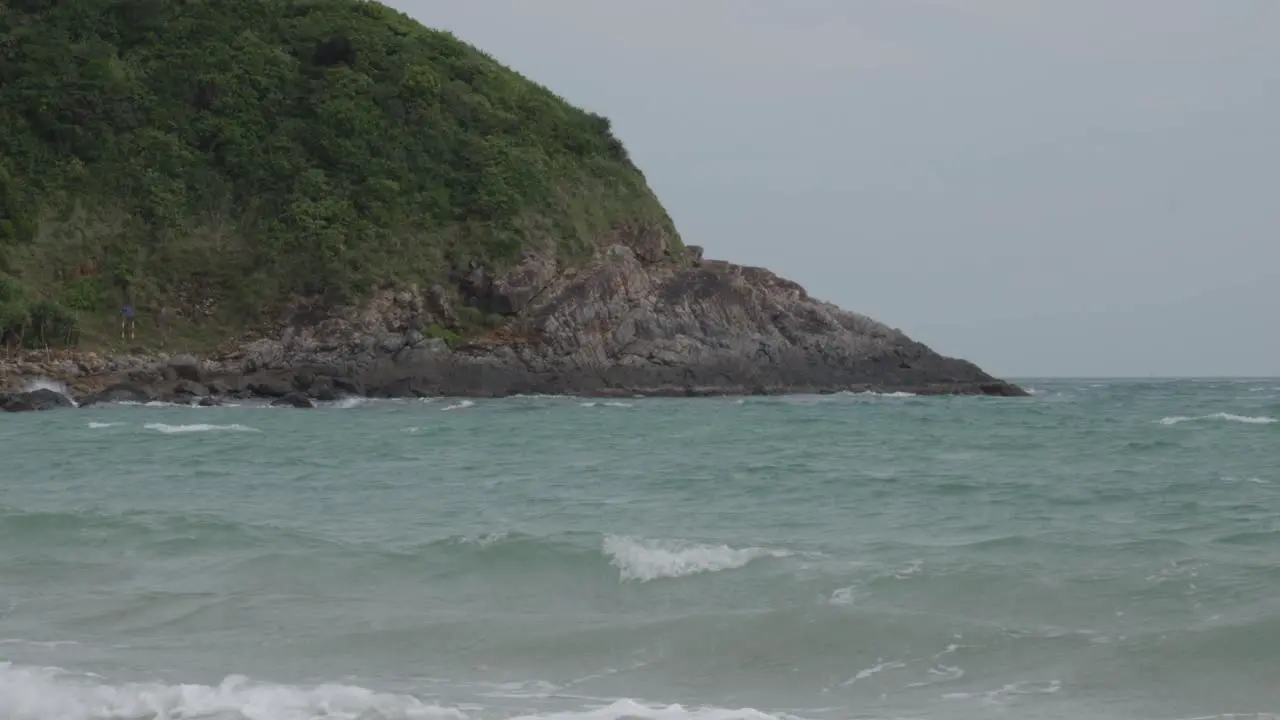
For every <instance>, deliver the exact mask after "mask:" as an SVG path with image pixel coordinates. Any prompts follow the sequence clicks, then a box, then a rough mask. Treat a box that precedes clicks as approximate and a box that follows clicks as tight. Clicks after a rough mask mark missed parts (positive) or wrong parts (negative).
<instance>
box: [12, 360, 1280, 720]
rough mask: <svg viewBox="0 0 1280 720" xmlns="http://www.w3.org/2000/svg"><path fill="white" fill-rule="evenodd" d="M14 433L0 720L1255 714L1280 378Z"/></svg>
mask: <svg viewBox="0 0 1280 720" xmlns="http://www.w3.org/2000/svg"><path fill="white" fill-rule="evenodd" d="M1023 384H1024V386H1029V387H1032V388H1034V390H1035V396H1034V397H1031V398H1026V399H1014V398H936V397H935V398H921V397H910V396H877V395H829V396H792V397H776V398H746V399H735V398H705V399H627V400H611V401H605V400H589V399H583V398H555V397H517V398H508V399H501V400H483V401H460V400H449V399H440V400H435V401H430V402H427V401H417V400H415V401H367V402H359V401H348V402H344V403H339V404H336V405H333V406H328V407H324V408H321V409H318V410H314V411H298V410H283V409H271V408H266V407H260V406H253V405H245V406H242V407H224V408H186V407H172V406H154V407H149V406H122V405H117V406H107V407H95V408H88V409H82V410H65V411H55V412H48V413H41V414H31V415H9V416H0V718H2V719H3V720H107V719H110V720H141V719H146V720H151V719H153V718H158V719H163V720H195V719H200V720H331V719H339V718H341V719H344V720H353V719H359V720H401V719H407V718H415V719H421V718H426V719H431V720H434V719H437V718H441V719H449V720H463V719H468V720H487V719H492V720H500V719H508V718H517V717H519V718H533V719H537V720H620V719H622V718H640V719H645V720H737V719H742V720H771V718H785V719H788V720H791V719H795V718H804V719H807V720H825V719H831V720H836V719H843V718H948V719H951V718H959V719H967V718H1064V719H1065V718H1073V719H1074V718H1081V719H1088V718H1103V719H1106V718H1124V719H1136V718H1143V719H1150V720H1177V719H1182V718H1229V717H1231V718H1248V719H1256V718H1273V717H1277V716H1276V715H1272V714H1269V713H1280V423H1278V422H1277V420H1278V419H1280V380H1236V381H1211V380H1204V381H1158V382H1135V381H1121V380H1114V381H1100V380H1088V381H1048V380H1032V381H1024V383H1023Z"/></svg>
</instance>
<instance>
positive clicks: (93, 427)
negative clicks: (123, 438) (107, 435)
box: [89, 421, 120, 430]
mask: <svg viewBox="0 0 1280 720" xmlns="http://www.w3.org/2000/svg"><path fill="white" fill-rule="evenodd" d="M119 424H120V423H104V422H92V421H91V422H90V423H89V429H90V430H97V429H100V428H109V427H115V426H117V425H119Z"/></svg>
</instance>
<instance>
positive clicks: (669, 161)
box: [391, 0, 1280, 377]
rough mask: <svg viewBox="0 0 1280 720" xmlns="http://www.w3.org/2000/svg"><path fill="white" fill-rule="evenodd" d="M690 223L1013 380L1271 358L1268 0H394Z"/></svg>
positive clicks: (1277, 196)
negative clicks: (598, 138)
mask: <svg viewBox="0 0 1280 720" xmlns="http://www.w3.org/2000/svg"><path fill="white" fill-rule="evenodd" d="M391 4H392V5H393V6H395V7H397V8H398V9H400V10H402V11H404V12H407V13H408V14H410V15H411V16H413V17H414V18H416V19H418V20H419V21H421V22H423V23H424V24H426V25H429V26H431V27H436V28H441V29H447V30H450V31H452V32H454V33H455V34H456V35H458V36H459V37H460V38H462V39H463V40H465V41H467V42H469V43H471V44H473V45H476V46H478V47H480V48H481V49H483V50H484V51H486V52H488V53H489V54H490V55H492V56H494V57H495V58H497V59H498V60H499V61H501V62H502V63H504V64H506V65H508V66H511V67H513V68H514V69H516V70H518V71H519V72H521V73H522V74H524V75H526V76H527V77H529V78H531V79H533V80H535V81H537V82H539V83H541V84H543V85H545V86H547V87H549V88H551V89H552V90H554V91H555V92H557V93H558V94H560V95H561V96H562V97H564V98H566V99H567V100H569V101H570V102H572V103H573V104H575V105H578V106H580V107H583V108H586V109H588V110H591V111H594V112H597V113H600V114H602V115H606V116H608V117H609V118H610V119H611V120H612V121H613V127H614V131H615V134H616V135H618V137H619V138H620V139H621V140H622V141H623V143H624V144H625V145H626V146H627V148H628V150H629V152H630V154H631V157H632V159H633V160H634V161H635V163H636V164H637V165H638V166H639V167H640V168H641V170H643V171H644V173H645V176H646V177H647V178H648V181H649V184H650V185H651V187H653V189H654V190H655V192H656V193H657V194H658V196H659V198H660V199H661V200H662V202H663V204H664V205H665V206H666V208H667V210H668V211H669V212H670V213H671V215H672V217H673V218H674V220H675V223H676V226H677V228H678V229H679V231H680V234H681V236H682V237H683V238H684V240H685V242H687V243H689V244H695V245H701V246H703V247H704V248H705V249H706V254H707V257H713V258H717V259H724V260H730V261H733V262H738V263H743V264H748V265H759V266H763V267H767V268H769V269H771V270H773V271H775V272H777V273H778V274H780V275H782V276H784V277H788V278H791V279H793V280H796V281H797V282H800V283H801V284H803V285H805V286H806V287H807V288H808V290H809V292H810V294H812V295H813V296H815V297H818V298H821V299H823V300H827V301H830V302H833V303H836V304H837V305H840V306H842V307H844V308H847V309H850V310H854V311H857V312H860V313H864V314H866V315H870V316H871V317H874V318H876V319H877V320H880V321H882V322H885V323H888V324H889V325H891V326H893V327H896V328H899V329H901V330H902V331H904V332H906V333H907V334H908V335H910V336H912V337H913V338H914V339H916V340H919V341H921V342H924V343H925V344H926V345H929V346H930V347H932V348H933V349H934V350H937V351H939V352H942V353H944V354H947V355H954V356H958V357H963V358H966V359H969V360H972V361H974V362H976V363H978V364H979V365H980V366H982V367H983V368H984V369H986V370H988V371H989V372H992V373H994V374H997V375H1001V376H1005V377H1048V376H1052V377H1085V376H1090V377H1099V376H1101V377H1149V376H1163V377H1170V376H1175V377H1176V376H1280V320H1278V319H1277V314H1278V313H1280V132H1278V131H1280V30H1278V29H1280V2H1277V1H1276V0H1141V1H1138V0H1056V1H1054V2H1048V1H1045V0H785V1H783V0H644V1H643V2H640V1H639V0H629V1H628V0H536V1H535V0H466V1H465V2H463V1H460V0H391Z"/></svg>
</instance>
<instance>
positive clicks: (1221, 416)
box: [1160, 412, 1280, 425]
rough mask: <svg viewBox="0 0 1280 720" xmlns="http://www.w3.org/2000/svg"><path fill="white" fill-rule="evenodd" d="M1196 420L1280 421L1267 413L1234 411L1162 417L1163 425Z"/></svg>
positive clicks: (1257, 422) (1251, 423)
mask: <svg viewBox="0 0 1280 720" xmlns="http://www.w3.org/2000/svg"><path fill="white" fill-rule="evenodd" d="M1195 420H1223V421H1226V422H1237V423H1247V424H1249V425H1270V424H1272V423H1278V422H1280V419H1276V418H1273V417H1267V416H1265V415H1262V416H1257V417H1250V416H1248V415H1235V414H1233V413H1225V412H1220V413H1213V414H1212V415H1200V416H1197V417H1187V416H1185V415H1174V416H1171V417H1166V418H1161V419H1160V424H1161V425H1178V424H1180V423H1185V422H1193V421H1195Z"/></svg>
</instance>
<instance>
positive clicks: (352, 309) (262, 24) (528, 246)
mask: <svg viewBox="0 0 1280 720" xmlns="http://www.w3.org/2000/svg"><path fill="white" fill-rule="evenodd" d="M0 47H7V48H9V51H8V54H7V55H6V57H5V60H4V63H3V69H2V70H0V79H2V80H3V82H0V125H2V126H3V127H5V128H6V129H7V130H9V131H7V132H5V133H0V393H4V394H3V395H0V407H2V408H3V409H5V410H15V411H21V410H40V409H51V408H55V407H65V406H69V405H70V402H67V401H66V400H67V398H64V397H62V396H61V395H60V394H59V393H57V392H53V391H51V390H48V389H46V390H40V391H35V392H27V390H29V389H30V388H32V387H35V385H34V384H33V383H35V382H36V381H39V380H47V381H54V382H57V383H61V384H62V385H63V386H65V387H66V388H69V392H70V394H71V395H72V396H74V399H75V400H76V402H78V403H79V404H81V405H91V404H94V403H97V402H106V401H131V402H148V401H153V400H160V401H168V402H182V403H201V404H206V405H213V404H218V403H220V402H222V401H224V400H226V399H230V398H245V397H259V398H269V399H270V400H271V401H272V402H273V403H276V404H280V405H286V406H290V407H310V406H312V405H313V404H314V403H315V402H323V401H327V400H333V399H336V398H340V397H342V396H345V395H363V396H374V397H412V396H471V397H496V396H505V395H514V394H577V395H660V396H699V395H719V394H776V393H825V392H838V391H853V392H858V391H882V392H911V393H916V394H973V395H998V396H1018V395H1023V394H1025V393H1024V392H1023V391H1022V390H1021V389H1020V388H1018V387H1016V386H1014V385H1011V384H1009V383H1007V382H1004V381H1001V380H999V379H996V378H993V377H991V376H990V375H988V374H987V373H985V372H983V371H982V370H981V369H979V368H978V367H976V366H975V365H973V364H972V363H969V362H966V361H964V360H959V359H954V358H949V357H945V356H942V355H940V354H938V353H936V352H934V351H932V350H930V349H929V348H928V347H926V346H924V345H922V344H920V343H919V342H916V341H915V340H913V339H911V338H908V337H907V336H906V335H904V334H903V333H901V332H899V331H897V330H895V329H892V328H890V327H887V326H885V325H883V324H881V323H878V322H876V321H874V320H871V319H869V318H867V317H864V316H861V315H857V314H855V313H852V312H847V311H844V310H841V309H839V308H837V307H835V306H833V305H831V304H828V303H825V302H821V301H819V300H816V299H814V298H812V297H810V296H809V294H808V293H807V292H806V291H805V290H804V289H803V288H802V287H800V286H799V285H797V284H796V283H794V282H791V281H788V280H785V279H782V278H779V277H777V276H776V275H774V274H773V273H771V272H769V271H767V270H764V269H761V268H753V267H743V266H740V265H734V264H731V263H728V262H723V261H718V260H711V259H705V258H703V257H702V251H701V249H699V248H698V247H696V246H691V245H686V244H685V243H684V242H683V240H682V239H681V238H680V236H679V234H678V232H677V231H676V228H675V226H674V223H673V222H672V221H671V218H670V217H669V216H668V214H667V212H666V210H665V209H664V208H663V207H662V205H661V203H660V202H659V201H658V199H657V198H656V197H655V196H654V194H653V193H652V191H651V190H650V188H649V186H648V184H647V182H646V180H645V178H644V175H643V173H642V172H641V171H640V169H639V168H638V167H637V166H636V165H635V164H634V163H633V162H632V159H631V157H630V156H629V154H628V152H627V150H626V148H625V147H624V146H623V144H622V143H621V142H620V141H619V140H618V138H616V137H615V136H614V135H613V132H612V129H611V124H610V122H609V121H608V120H607V119H606V118H604V117H601V116H599V115H596V114H594V113H590V112H587V111H584V110H582V109H580V108H577V107H574V106H573V105H570V104H569V103H567V102H566V101H564V99H562V98H560V97H559V96H557V95H555V94H554V93H553V92H551V91H550V90H548V89H547V88H545V87H542V86H540V85H537V84H536V83H533V82H532V81H530V80H528V79H527V78H525V77H523V76H521V75H519V74H518V73H517V72H515V71H513V70H511V69H509V68H506V67H504V66H502V65H500V64H499V63H497V62H496V61H494V60H493V59H492V58H491V57H489V56H488V55H486V54H484V53H483V52H481V51H479V50H477V49H476V48H473V47H471V46H469V45H467V44H465V43H463V42H461V41H459V40H458V39H457V38H455V37H453V36H452V35H450V34H448V33H444V32H439V31H436V30H432V29H429V28H425V27H423V26H422V25H420V24H418V23H417V22H415V21H413V20H412V19H411V18H408V17H407V16H405V15H403V14H401V13H398V12H396V11H394V10H392V9H390V8H388V7H385V6H383V5H380V4H379V3H376V2H367V1H365V0H220V2H217V3H192V2H184V1H183V0H82V2H77V3H26V4H20V5H18V6H14V7H12V8H9V10H8V11H7V12H4V13H0ZM50 58H60V59H62V60H60V61H59V62H62V64H56V63H55V64H51V63H50ZM63 61H65V62H63ZM135 308H136V309H137V311H138V316H137V319H136V322H137V323H138V327H137V328H132V327H131V328H130V329H129V332H128V334H127V338H128V339H127V340H126V339H124V338H122V337H121V333H120V330H121V328H120V320H121V317H122V313H123V314H124V315H126V316H128V315H129V314H130V313H132V312H133V310H134V309H135ZM134 330H137V334H136V335H135V334H134ZM135 337H136V338H137V339H136V340H135V339H134V338H135Z"/></svg>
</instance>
